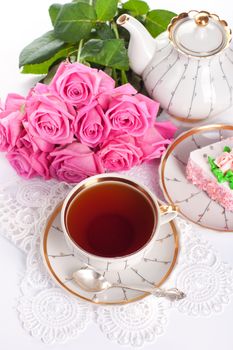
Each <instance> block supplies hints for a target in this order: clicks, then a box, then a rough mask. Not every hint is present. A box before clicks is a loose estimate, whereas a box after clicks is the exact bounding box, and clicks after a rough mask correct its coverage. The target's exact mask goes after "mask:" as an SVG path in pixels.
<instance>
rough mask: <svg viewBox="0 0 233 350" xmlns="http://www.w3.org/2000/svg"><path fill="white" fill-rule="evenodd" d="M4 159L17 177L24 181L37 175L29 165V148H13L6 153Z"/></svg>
mask: <svg viewBox="0 0 233 350" xmlns="http://www.w3.org/2000/svg"><path fill="white" fill-rule="evenodd" d="M6 157H7V159H8V161H9V162H10V164H11V166H12V167H13V168H14V169H15V170H16V172H17V174H18V175H20V176H22V177H24V178H26V179H30V178H31V177H34V176H36V175H37V173H36V171H35V170H34V169H33V167H32V164H31V150H30V149H29V148H26V147H21V148H16V147H15V148H13V149H12V150H11V151H10V152H9V153H7V155H6Z"/></svg>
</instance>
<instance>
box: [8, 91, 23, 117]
mask: <svg viewBox="0 0 233 350" xmlns="http://www.w3.org/2000/svg"><path fill="white" fill-rule="evenodd" d="M25 101H26V100H25V97H23V96H21V95H18V94H8V96H7V98H6V103H5V110H11V111H20V112H21V113H22V114H23V112H24V107H25Z"/></svg>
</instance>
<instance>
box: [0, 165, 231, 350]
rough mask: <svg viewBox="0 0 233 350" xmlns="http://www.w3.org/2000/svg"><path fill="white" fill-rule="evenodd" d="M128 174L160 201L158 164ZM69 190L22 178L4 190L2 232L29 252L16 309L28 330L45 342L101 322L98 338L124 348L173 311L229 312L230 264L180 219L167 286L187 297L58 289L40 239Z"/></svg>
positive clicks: (0, 196) (149, 336) (150, 337)
mask: <svg viewBox="0 0 233 350" xmlns="http://www.w3.org/2000/svg"><path fill="white" fill-rule="evenodd" d="M125 174H127V175H128V176H131V177H132V178H134V179H137V180H138V181H140V182H141V183H143V184H145V185H147V186H148V187H149V188H150V189H151V190H152V191H154V192H155V193H156V194H157V196H158V197H160V198H161V196H162V194H161V191H160V189H159V185H158V181H157V179H158V176H157V167H156V163H155V162H151V163H147V164H144V165H141V166H140V167H135V168H134V169H132V170H130V171H128V172H126V173H125ZM70 189H71V186H70V185H67V184H65V183H57V182H55V181H48V182H45V181H42V180H30V181H25V180H22V179H19V178H17V179H16V180H15V181H12V182H10V183H8V184H4V185H3V186H2V187H1V189H0V217H1V221H0V232H1V233H2V234H3V235H4V236H5V237H6V238H8V239H9V240H10V241H12V242H13V243H14V244H15V245H16V246H17V247H18V248H19V249H21V250H23V251H24V252H25V254H26V255H27V260H26V268H25V269H26V270H25V275H24V277H23V278H22V280H21V282H20V290H21V296H20V297H19V299H18V304H17V311H18V314H19V319H20V322H21V324H22V327H23V328H24V329H25V330H26V331H27V332H28V333H30V334H31V335H32V336H33V337H36V338H39V339H41V340H42V341H43V342H45V343H63V342H66V341H68V340H69V339H73V338H76V337H78V336H79V334H80V332H83V331H85V329H86V328H87V327H88V325H89V324H90V323H91V322H95V323H96V324H97V325H98V327H99V331H100V335H101V333H102V334H103V335H104V336H106V337H108V338H109V339H110V340H112V341H114V342H118V343H119V344H120V345H131V346H134V347H139V346H142V345H143V344H145V343H149V342H154V341H155V340H156V339H157V337H159V336H161V335H163V334H165V333H166V327H167V322H168V319H169V315H170V313H171V312H172V309H173V308H175V309H176V310H178V311H179V312H181V313H184V314H186V315H189V316H191V317H197V316H199V317H206V316H210V315H214V314H216V313H219V312H221V311H223V309H224V307H225V305H227V304H228V303H229V302H230V298H231V295H232V292H233V273H232V268H231V266H229V264H227V263H226V262H223V261H222V260H221V257H220V256H219V255H218V253H217V252H216V251H215V250H214V249H213V247H212V246H211V245H210V244H209V243H208V241H206V240H203V238H201V234H200V232H199V231H200V229H198V228H194V226H193V225H190V224H189V223H187V222H186V221H184V220H183V219H181V218H178V219H177V222H178V225H179V227H180V231H181V234H180V238H179V240H180V253H179V258H178V262H177V265H176V267H175V269H174V271H173V273H172V275H171V276H170V278H169V279H168V281H167V282H166V284H165V286H167V287H173V286H176V287H177V288H179V289H181V290H183V291H184V292H185V293H186V294H187V297H186V298H185V299H183V300H181V301H177V302H173V303H171V302H169V301H167V300H165V299H160V298H155V297H153V296H149V297H146V298H144V299H143V300H141V301H138V302H135V303H130V304H127V305H120V306H99V305H98V306H97V305H94V304H90V303H87V302H83V301H81V300H79V299H77V298H74V297H73V296H71V295H69V294H67V292H65V291H63V290H62V289H60V288H58V287H57V286H56V285H55V283H54V282H53V281H52V279H51V278H50V276H49V275H48V273H47V271H46V269H45V267H44V265H43V263H42V258H41V255H40V239H41V233H42V232H43V228H44V226H45V223H46V221H47V218H48V217H49V215H50V214H51V213H52V211H53V210H54V208H55V206H56V205H57V204H58V203H59V202H61V201H62V200H63V199H64V197H65V196H66V194H67V193H68V192H69V190H70Z"/></svg>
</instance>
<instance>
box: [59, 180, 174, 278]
mask: <svg viewBox="0 0 233 350" xmlns="http://www.w3.org/2000/svg"><path fill="white" fill-rule="evenodd" d="M176 215H177V211H176V208H175V207H174V206H171V205H162V206H160V205H159V204H158V201H157V199H156V197H155V196H154V194H153V193H152V192H151V191H150V190H149V189H148V188H147V187H145V186H143V185H141V184H139V183H138V182H136V181H134V180H131V179H130V178H127V177H125V176H121V175H118V174H101V175H96V176H92V177H90V178H87V179H85V180H84V181H82V182H80V183H79V184H78V185H77V186H75V187H74V188H73V189H72V191H71V192H70V193H69V194H68V196H67V197H66V199H65V201H64V203H63V206H62V211H61V224H62V228H63V231H64V235H65V239H66V241H67V244H68V246H69V247H70V248H71V250H72V252H73V253H74V255H75V256H77V258H78V259H79V260H80V261H82V262H83V263H85V264H87V265H89V266H90V267H92V268H93V269H95V270H96V271H100V272H103V271H121V270H123V269H126V268H128V267H132V266H134V265H135V264H137V263H138V262H139V261H140V260H141V259H142V258H143V256H145V254H146V253H147V252H148V251H149V250H150V249H151V247H152V246H153V244H154V242H155V240H156V235H157V232H158V231H159V228H160V226H161V225H163V224H165V223H167V222H169V221H170V220H172V219H174V218H175V217H176Z"/></svg>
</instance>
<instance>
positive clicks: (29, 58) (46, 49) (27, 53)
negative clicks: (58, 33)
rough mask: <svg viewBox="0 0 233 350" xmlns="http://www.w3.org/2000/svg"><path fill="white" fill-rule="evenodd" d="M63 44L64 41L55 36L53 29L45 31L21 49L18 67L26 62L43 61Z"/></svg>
mask: <svg viewBox="0 0 233 350" xmlns="http://www.w3.org/2000/svg"><path fill="white" fill-rule="evenodd" d="M64 46H65V43H64V41H62V40H60V39H57V38H55V37H54V32H53V31H50V32H47V33H45V34H44V35H42V36H41V37H39V38H37V39H35V40H34V41H33V42H31V43H30V44H29V45H27V46H26V47H25V48H24V49H23V50H22V51H21V53H20V56H19V67H22V66H24V65H26V64H32V63H41V62H44V61H46V60H48V59H49V58H51V57H52V56H53V55H55V54H56V53H57V52H58V51H59V50H60V49H61V48H63V47H64Z"/></svg>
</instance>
